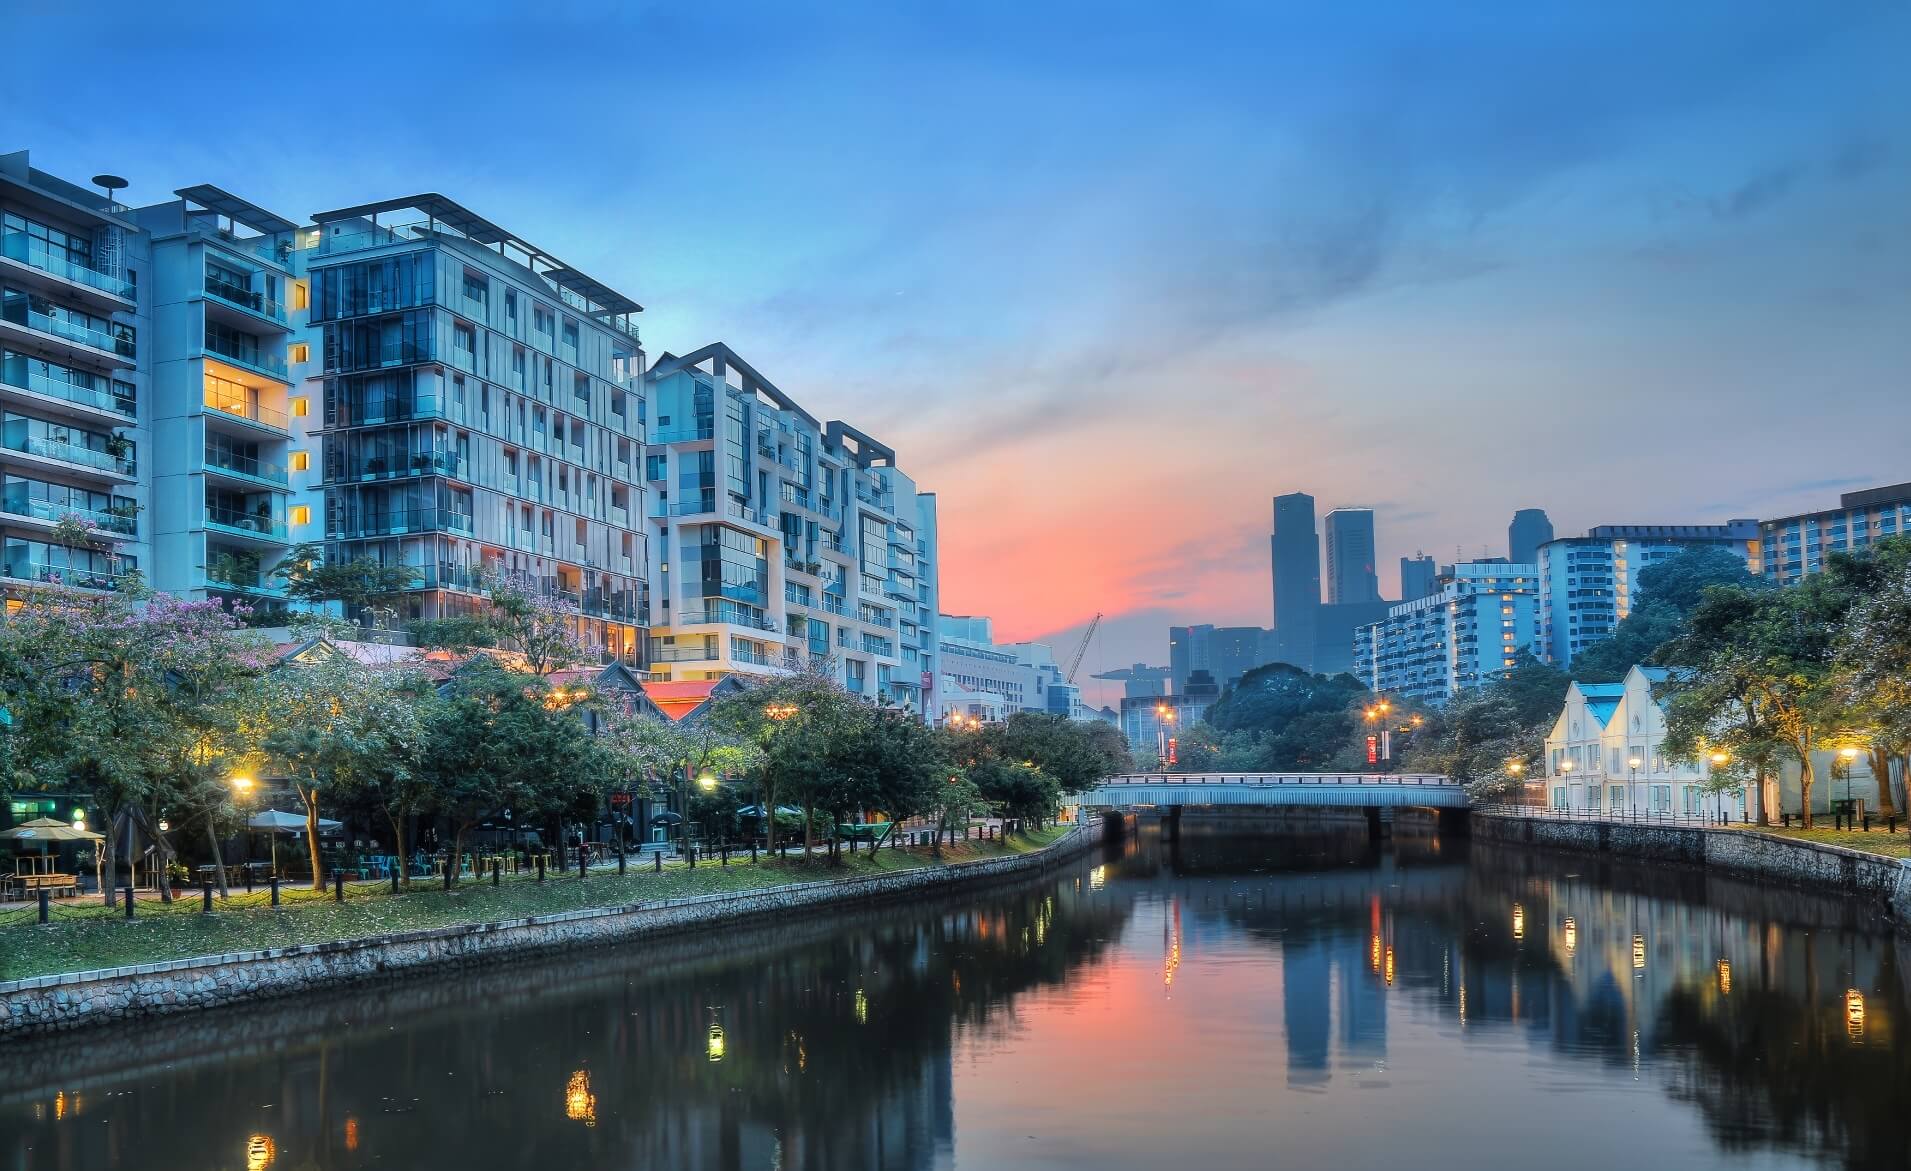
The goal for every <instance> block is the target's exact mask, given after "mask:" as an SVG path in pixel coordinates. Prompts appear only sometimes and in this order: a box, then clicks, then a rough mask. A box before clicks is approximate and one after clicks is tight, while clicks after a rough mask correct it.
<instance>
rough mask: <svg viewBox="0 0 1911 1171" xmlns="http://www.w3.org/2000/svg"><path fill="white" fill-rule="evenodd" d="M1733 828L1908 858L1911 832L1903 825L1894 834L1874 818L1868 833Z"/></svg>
mask: <svg viewBox="0 0 1911 1171" xmlns="http://www.w3.org/2000/svg"><path fill="white" fill-rule="evenodd" d="M1830 821H1831V819H1830V818H1829V817H1827V818H1825V822H1826V823H1827V824H1829V822H1830ZM1734 828H1737V829H1753V830H1758V831H1759V832H1760V833H1768V834H1776V835H1777V836H1779V837H1781V838H1797V839H1798V840H1799V841H1801V842H1819V843H1822V844H1824V845H1827V846H1844V847H1845V848H1846V849H1850V850H1863V851H1864V852H1865V853H1867V854H1880V855H1883V856H1884V857H1887V858H1911V832H1907V831H1906V827H1905V826H1904V825H1902V824H1900V825H1899V826H1898V832H1897V833H1895V834H1888V833H1886V832H1884V826H1883V824H1881V823H1879V822H1875V821H1874V822H1873V823H1872V827H1871V832H1870V833H1864V832H1863V831H1861V830H1855V829H1850V830H1837V829H1829V828H1816V827H1815V828H1812V829H1800V828H1798V827H1797V826H1793V827H1791V828H1790V829H1787V828H1786V827H1784V826H1782V825H1770V826H1764V827H1759V826H1753V825H1747V826H1735V827H1734Z"/></svg>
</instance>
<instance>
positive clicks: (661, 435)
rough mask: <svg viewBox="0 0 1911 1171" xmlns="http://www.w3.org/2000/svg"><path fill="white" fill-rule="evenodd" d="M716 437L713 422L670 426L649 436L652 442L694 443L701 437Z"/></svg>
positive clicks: (701, 438)
mask: <svg viewBox="0 0 1911 1171" xmlns="http://www.w3.org/2000/svg"><path fill="white" fill-rule="evenodd" d="M714 438H716V426H715V424H708V425H705V426H701V427H672V428H670V429H668V430H665V431H659V432H657V433H656V434H654V435H652V436H651V437H650V441H651V442H652V443H695V442H697V441H699V440H703V439H714Z"/></svg>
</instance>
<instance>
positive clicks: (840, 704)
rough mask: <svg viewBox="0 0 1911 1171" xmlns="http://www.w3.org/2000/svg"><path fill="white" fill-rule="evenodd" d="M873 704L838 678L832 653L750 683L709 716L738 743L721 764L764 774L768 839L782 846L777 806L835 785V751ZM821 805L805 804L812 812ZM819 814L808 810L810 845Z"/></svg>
mask: <svg viewBox="0 0 1911 1171" xmlns="http://www.w3.org/2000/svg"><path fill="white" fill-rule="evenodd" d="M865 707H866V705H864V704H863V703H862V701H860V700H858V699H857V698H856V697H854V696H852V695H850V694H849V692H847V691H845V690H844V689H843V686H842V685H841V684H840V683H838V682H836V678H835V672H834V664H833V663H832V662H831V661H830V660H827V659H824V660H821V661H817V660H812V661H811V663H810V664H809V665H808V666H806V667H805V668H803V669H802V670H799V671H795V672H792V673H790V674H788V675H783V676H779V677H777V678H775V679H772V680H770V681H768V682H766V683H761V684H758V685H756V686H754V687H751V688H748V689H747V690H744V691H739V692H735V693H733V694H731V695H727V696H724V697H723V698H721V699H719V700H717V701H716V702H715V703H713V704H712V705H711V710H710V711H709V713H708V714H707V715H706V717H705V723H706V725H707V727H708V732H709V734H711V735H714V736H717V737H721V738H722V740H721V741H720V742H722V743H726V744H730V745H734V746H735V747H734V750H733V751H731V752H729V753H728V754H727V755H728V759H727V760H725V761H724V762H723V763H722V765H720V766H719V767H728V768H729V769H730V770H731V771H736V772H741V773H745V774H747V775H749V776H751V777H752V778H753V779H754V780H755V782H756V789H757V802H756V804H757V806H758V808H759V809H760V810H762V811H763V813H764V816H765V820H766V822H767V825H766V828H765V831H764V832H765V840H766V842H767V843H768V845H769V848H770V850H771V851H772V852H774V851H775V849H776V842H777V831H778V829H779V828H780V827H779V826H778V824H777V820H776V808H777V806H779V805H782V804H785V803H787V802H791V801H794V802H796V803H797V804H804V802H803V800H802V798H803V796H804V795H808V796H809V797H811V798H812V799H813V798H814V797H815V796H816V795H817V794H820V793H823V792H825V791H826V790H827V783H828V778H829V773H830V770H831V769H833V768H834V767H836V763H835V761H834V760H833V759H832V756H831V753H832V752H834V751H835V749H836V747H837V742H838V741H839V740H841V739H842V738H844V737H847V736H849V735H851V734H852V731H851V730H852V728H853V726H854V724H855V721H856V717H857V714H858V712H859V711H860V710H861V709H863V708H865ZM814 808H815V807H814V806H812V805H807V804H804V811H805V813H806V814H809V813H812V812H813V811H814ZM813 820H814V819H813V818H812V817H809V816H805V818H804V821H803V825H804V831H803V832H804V847H805V849H806V850H807V849H808V847H809V846H810V845H811V844H812V843H813V839H814V836H815V835H814V829H813V826H812V822H813Z"/></svg>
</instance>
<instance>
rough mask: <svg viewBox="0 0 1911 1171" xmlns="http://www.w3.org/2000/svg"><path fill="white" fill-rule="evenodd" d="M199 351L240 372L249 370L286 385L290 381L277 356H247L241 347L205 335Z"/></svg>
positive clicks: (214, 336)
mask: <svg viewBox="0 0 1911 1171" xmlns="http://www.w3.org/2000/svg"><path fill="white" fill-rule="evenodd" d="M200 350H201V352H202V353H205V354H209V355H211V356H212V357H214V358H217V359H218V360H219V361H221V362H226V363H229V364H231V365H233V366H237V367H239V368H240V369H242V370H250V371H252V372H253V373H254V374H263V375H265V376H266V377H267V378H270V379H273V380H274V381H277V382H287V383H289V382H291V381H292V377H291V375H290V374H288V373H287V372H286V365H285V359H284V358H283V357H281V356H279V355H276V354H268V353H264V352H262V351H261V352H254V353H250V354H248V353H245V352H244V351H243V350H242V348H241V347H239V346H235V345H232V344H231V343H229V342H225V341H221V340H219V339H218V338H217V337H216V335H213V334H207V335H206V337H205V341H204V343H203V344H202V345H201V347H200Z"/></svg>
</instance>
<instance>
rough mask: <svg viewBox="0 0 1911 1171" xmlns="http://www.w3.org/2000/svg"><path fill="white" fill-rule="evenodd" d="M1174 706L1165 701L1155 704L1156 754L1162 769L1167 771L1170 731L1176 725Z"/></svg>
mask: <svg viewBox="0 0 1911 1171" xmlns="http://www.w3.org/2000/svg"><path fill="white" fill-rule="evenodd" d="M1174 716H1175V711H1174V708H1172V707H1170V706H1169V705H1167V704H1165V703H1158V704H1156V705H1155V755H1156V756H1158V757H1159V758H1160V759H1161V771H1162V772H1164V773H1165V772H1167V771H1168V765H1169V763H1170V761H1169V760H1168V741H1169V732H1170V730H1171V729H1172V728H1173V727H1174Z"/></svg>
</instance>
